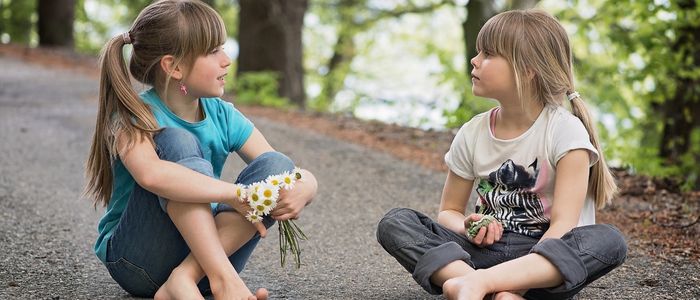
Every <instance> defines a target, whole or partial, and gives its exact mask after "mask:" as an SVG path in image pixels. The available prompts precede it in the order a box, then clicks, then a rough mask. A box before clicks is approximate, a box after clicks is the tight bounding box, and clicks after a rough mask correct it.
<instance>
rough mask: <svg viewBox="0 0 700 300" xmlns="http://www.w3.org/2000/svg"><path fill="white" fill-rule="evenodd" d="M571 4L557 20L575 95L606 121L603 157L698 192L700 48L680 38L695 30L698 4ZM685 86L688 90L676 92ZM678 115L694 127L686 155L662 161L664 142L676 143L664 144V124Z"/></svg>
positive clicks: (699, 17) (699, 14)
mask: <svg viewBox="0 0 700 300" xmlns="http://www.w3.org/2000/svg"><path fill="white" fill-rule="evenodd" d="M682 4H685V5H683V6H682ZM574 5H575V6H574V7H573V9H564V10H562V11H560V12H558V16H559V17H560V19H561V20H562V21H563V22H565V23H566V24H567V25H568V26H567V28H568V29H569V33H570V34H573V36H572V48H573V51H574V55H575V57H576V68H577V76H578V86H579V87H580V88H579V90H580V91H581V92H582V95H584V96H585V97H586V99H589V100H591V102H593V103H594V104H595V111H596V112H597V116H598V118H599V119H600V120H607V122H604V123H603V125H605V126H602V127H603V132H602V136H603V141H604V147H605V149H606V152H608V155H609V156H610V157H612V158H614V161H615V162H617V163H618V164H619V165H622V166H627V167H629V168H631V169H633V170H636V171H638V172H640V173H644V174H650V175H655V176H663V177H668V176H671V177H677V178H679V179H680V180H681V182H683V183H684V188H686V189H690V188H698V186H697V184H698V182H700V181H698V176H700V168H698V166H697V161H698V159H699V158H700V128H699V126H700V122H699V121H698V120H692V118H693V111H695V110H697V109H698V108H700V106H698V103H699V101H700V87H698V86H697V84H698V83H700V81H698V80H699V79H700V68H698V64H699V63H700V62H698V61H697V58H694V56H695V57H697V53H698V51H700V44H699V43H698V42H699V41H697V40H693V39H692V38H691V39H689V40H684V39H682V38H681V36H683V35H687V34H689V33H690V32H693V31H695V32H696V31H698V30H700V26H699V25H700V6H698V5H697V4H696V3H695V1H632V0H625V1H614V2H613V1H602V0H600V1H577V2H576V3H575V4H574ZM583 5H586V8H585V9H583V7H582V6H583ZM689 30H690V31H689ZM688 84H692V85H695V88H690V89H689V92H687V93H684V94H682V95H679V94H677V92H678V89H679V88H681V87H683V88H686V87H685V86H684V85H688ZM695 115H697V112H695ZM679 116H680V117H681V118H685V120H684V121H689V122H690V123H691V124H695V125H689V126H692V128H690V129H689V130H690V131H691V133H690V137H689V139H688V140H687V141H686V142H687V143H689V147H688V151H687V152H684V153H682V154H680V155H677V156H676V155H666V156H665V157H663V155H662V153H661V149H662V148H663V147H664V146H667V147H668V146H669V145H664V144H663V142H664V141H671V143H673V142H674V141H677V140H678V139H680V138H681V137H669V136H666V139H664V136H663V135H664V127H668V126H671V125H672V123H673V118H678V117H679ZM667 129H668V128H667ZM671 146H672V145H671Z"/></svg>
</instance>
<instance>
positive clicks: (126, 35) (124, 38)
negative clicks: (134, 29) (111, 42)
mask: <svg viewBox="0 0 700 300" xmlns="http://www.w3.org/2000/svg"><path fill="white" fill-rule="evenodd" d="M122 41H124V44H131V37H130V36H129V32H128V31H127V32H124V33H122Z"/></svg>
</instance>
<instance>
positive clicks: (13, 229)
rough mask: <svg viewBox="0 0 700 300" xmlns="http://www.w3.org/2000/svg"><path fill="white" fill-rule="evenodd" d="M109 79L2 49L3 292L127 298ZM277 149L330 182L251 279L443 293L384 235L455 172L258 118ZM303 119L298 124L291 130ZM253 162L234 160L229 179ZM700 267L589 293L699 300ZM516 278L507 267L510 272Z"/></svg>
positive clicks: (306, 286) (310, 292) (309, 290)
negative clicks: (104, 229) (403, 210)
mask: <svg viewBox="0 0 700 300" xmlns="http://www.w3.org/2000/svg"><path fill="white" fill-rule="evenodd" d="M97 89H98V82H97V79H96V78H91V77H88V76H85V75H82V74H80V73H76V72H73V71H70V70H65V69H47V68H45V67H42V66H39V65H33V64H28V63H26V62H22V61H20V60H17V59H14V58H10V57H2V56H0V253H1V254H0V299H125V298H127V299H128V298H130V297H129V295H128V294H127V293H126V292H124V291H123V290H122V289H121V288H120V287H119V286H118V285H117V284H116V283H114V281H112V279H111V278H110V277H109V274H108V273H107V270H106V269H105V268H104V267H103V266H102V264H101V263H100V262H99V260H98V259H97V258H96V257H95V255H94V254H93V251H92V245H93V242H94V240H95V238H96V236H97V232H96V227H97V221H98V219H99V217H100V216H101V214H102V209H101V208H98V209H94V208H93V206H92V203H91V201H90V200H88V199H84V198H81V196H80V195H81V190H82V186H83V182H84V177H83V174H84V161H85V158H86V156H87V152H88V150H89V142H90V139H91V137H92V131H93V127H94V121H95V114H96V97H97ZM251 119H252V120H253V122H254V123H255V124H256V126H257V127H258V128H259V129H260V130H261V131H262V132H263V134H264V135H265V136H266V137H267V138H268V140H269V141H270V142H271V144H272V145H273V147H275V148H276V149H277V150H279V151H282V152H284V153H286V154H287V155H289V156H290V157H291V158H292V159H294V161H295V162H296V163H297V165H299V166H302V167H304V168H306V169H309V170H311V171H312V172H313V173H314V174H315V175H316V177H317V178H318V180H319V193H318V197H317V198H316V200H315V202H314V203H313V204H312V205H310V206H309V207H308V208H307V209H306V210H304V212H303V214H302V217H301V219H300V220H299V221H298V224H299V225H300V226H301V227H302V228H303V229H304V231H305V233H306V234H307V235H308V236H309V237H310V240H309V241H306V242H302V248H303V251H304V252H303V254H302V255H303V256H302V262H303V265H302V266H301V268H300V269H295V268H292V267H290V266H287V268H281V267H280V265H279V254H278V251H279V250H278V241H277V238H276V236H277V229H276V227H275V229H273V230H272V231H271V232H270V235H269V236H270V237H271V238H267V239H266V240H263V241H262V242H261V244H260V246H259V247H258V249H257V250H256V252H255V253H254V254H253V258H252V259H251V261H250V262H249V263H248V265H247V268H246V270H245V271H244V272H243V273H242V277H243V278H244V280H245V281H246V282H247V283H248V286H249V287H250V288H251V289H255V288H258V287H266V288H267V289H269V290H270V294H271V298H272V299H440V298H441V297H439V296H438V297H433V296H430V295H428V294H427V293H425V292H424V291H423V290H422V289H420V288H419V287H418V286H417V285H416V284H415V283H414V282H413V280H412V279H411V276H410V274H408V273H407V272H406V271H405V270H404V269H403V268H402V267H401V266H400V265H399V264H398V263H396V262H395V261H394V260H393V258H391V257H390V256H389V255H387V254H386V253H385V252H384V251H383V249H382V248H381V246H379V244H378V243H377V242H376V238H375V229H376V224H377V222H378V221H379V219H380V218H381V217H382V215H383V214H384V213H385V212H386V211H388V210H389V209H391V208H393V207H398V206H402V207H411V208H414V209H418V210H420V211H423V212H426V213H427V214H429V215H431V216H435V215H436V212H437V208H438V202H439V196H440V191H441V189H442V183H443V181H444V174H441V173H436V172H433V171H430V170H426V169H423V168H421V167H418V166H417V165H415V164H412V163H408V162H404V161H400V160H397V159H395V158H393V157H391V156H389V155H387V154H384V153H379V152H376V151H373V150H371V149H368V148H365V147H362V146H358V145H355V144H351V143H348V142H343V141H339V140H336V139H333V138H330V137H326V136H323V135H319V134H317V133H314V132H309V131H303V130H299V129H296V128H295V127H294V126H293V125H294V124H280V123H275V122H272V121H269V120H266V119H262V118H255V117H251ZM290 125H291V126H290ZM241 167H242V162H241V161H240V159H238V158H237V157H235V156H232V157H231V158H230V159H229V162H228V163H227V167H226V170H225V172H224V176H223V178H224V179H225V180H232V179H234V178H235V176H236V174H237V170H240V169H241ZM699 269H700V268H699V266H698V264H697V263H690V262H685V263H678V262H676V263H671V262H668V261H664V260H658V259H652V258H649V257H646V256H643V255H638V254H635V251H631V253H630V256H629V258H628V260H627V262H626V263H625V264H624V265H623V266H622V267H620V268H618V270H615V271H614V272H612V273H611V274H610V275H609V276H606V277H605V278H603V279H601V280H599V281H597V282H595V283H593V284H592V285H591V286H589V287H588V288H586V289H584V290H583V291H582V293H581V294H580V295H579V296H578V299H637V298H639V299H698V298H700V288H698V285H699V284H700V281H699V279H698V277H700V275H698V270H699ZM504 276H507V274H504Z"/></svg>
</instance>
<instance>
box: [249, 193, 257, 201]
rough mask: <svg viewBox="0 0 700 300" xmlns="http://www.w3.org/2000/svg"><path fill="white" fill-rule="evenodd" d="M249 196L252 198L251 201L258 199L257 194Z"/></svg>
mask: <svg viewBox="0 0 700 300" xmlns="http://www.w3.org/2000/svg"><path fill="white" fill-rule="evenodd" d="M250 198H251V199H253V201H258V194H252V195H250Z"/></svg>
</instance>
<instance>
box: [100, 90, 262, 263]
mask: <svg viewBox="0 0 700 300" xmlns="http://www.w3.org/2000/svg"><path fill="white" fill-rule="evenodd" d="M140 96H141V99H142V100H143V101H144V102H145V103H146V104H148V105H149V106H150V107H151V110H152V111H153V114H154V115H155V117H156V121H157V122H158V125H159V126H160V127H161V128H163V127H177V128H183V129H186V130H187V131H189V132H191V133H192V134H194V136H196V137H197V140H199V145H200V148H201V149H202V154H203V155H204V159H206V160H208V161H209V162H211V165H212V167H213V169H214V175H216V178H219V177H220V176H221V170H222V169H223V167H224V163H225V162H226V158H227V157H228V155H229V153H231V152H234V151H238V149H240V148H241V147H242V146H243V144H244V143H245V142H246V141H247V140H248V137H250V134H251V133H252V132H253V123H251V122H250V120H248V119H247V118H246V117H245V116H243V114H241V113H240V112H239V111H238V110H237V109H236V108H234V107H233V104H231V103H230V102H226V101H223V100H221V99H219V98H202V99H200V102H199V104H200V105H201V107H202V108H203V109H204V120H202V121H200V122H196V123H190V122H187V121H185V120H183V119H181V118H180V117H178V116H177V115H175V114H174V113H173V112H172V111H170V109H169V108H168V107H167V106H166V105H165V104H164V103H163V102H162V101H161V100H160V97H158V94H157V93H156V91H155V89H150V90H147V91H145V92H143V93H142V94H141V95H140ZM112 175H113V178H114V180H113V185H112V196H111V198H110V201H109V205H107V209H106V210H105V214H104V216H102V219H100V223H99V224H98V226H97V231H98V233H99V236H98V237H97V241H96V242H95V254H97V257H99V258H100V260H101V261H102V262H103V263H104V262H106V260H107V241H109V238H110V237H111V236H112V232H114V229H115V228H117V225H119V220H120V218H121V215H122V212H123V211H124V209H125V208H126V204H127V203H128V202H129V197H130V196H131V191H132V190H133V188H134V184H135V181H134V178H133V177H132V176H131V174H129V171H128V170H127V169H126V168H125V167H124V165H123V164H122V162H121V161H120V160H118V159H117V160H116V161H115V162H114V165H113V166H112Z"/></svg>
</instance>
